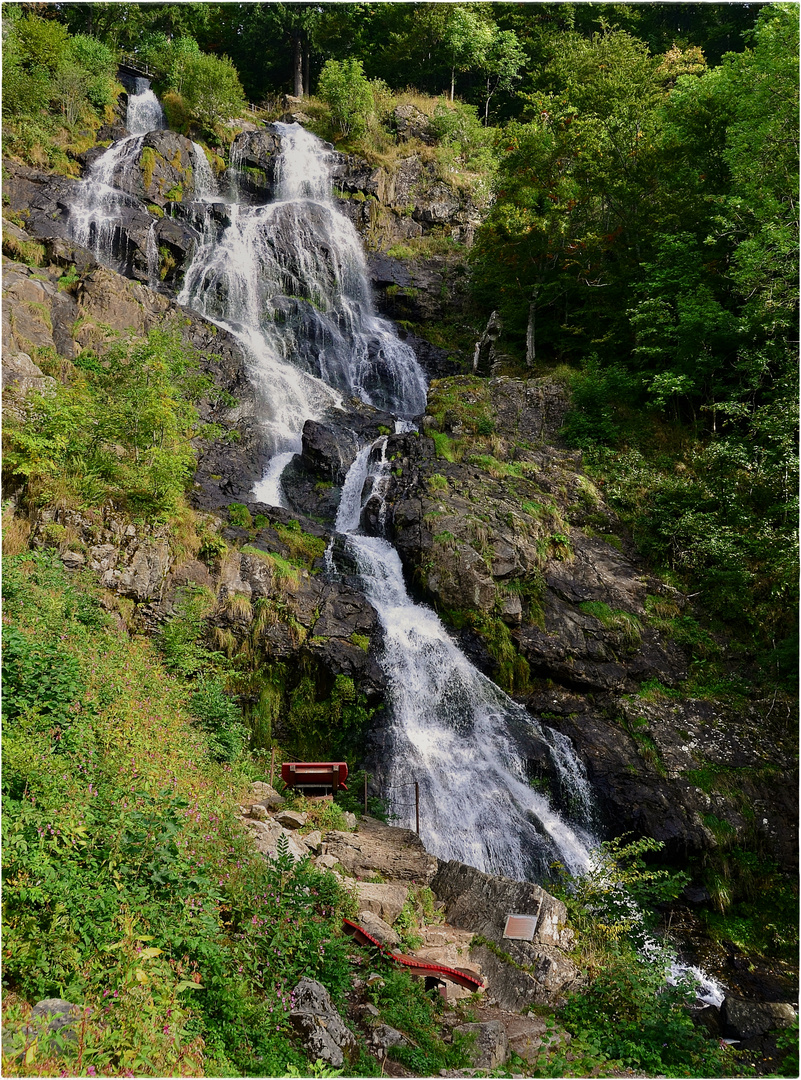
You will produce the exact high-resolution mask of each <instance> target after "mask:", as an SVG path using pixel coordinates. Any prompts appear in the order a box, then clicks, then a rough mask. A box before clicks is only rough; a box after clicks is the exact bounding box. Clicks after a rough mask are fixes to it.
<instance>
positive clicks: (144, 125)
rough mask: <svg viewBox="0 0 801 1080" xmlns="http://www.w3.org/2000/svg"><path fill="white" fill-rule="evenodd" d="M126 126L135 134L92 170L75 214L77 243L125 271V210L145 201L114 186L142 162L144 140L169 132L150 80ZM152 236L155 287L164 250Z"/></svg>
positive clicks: (135, 97) (140, 84)
mask: <svg viewBox="0 0 801 1080" xmlns="http://www.w3.org/2000/svg"><path fill="white" fill-rule="evenodd" d="M126 124H127V127H128V130H129V131H130V133H131V134H130V135H127V136H126V137H125V138H124V139H120V140H119V141H118V142H115V143H114V144H113V146H111V147H109V149H108V150H107V151H106V152H105V154H103V155H101V157H99V158H98V159H97V161H96V162H95V163H94V164H93V165H92V166H91V168H90V169H89V171H88V173H87V175H86V177H85V178H84V180H83V182H82V184H81V186H80V190H79V194H78V198H77V200H76V202H75V203H73V205H72V207H71V208H70V229H71V232H72V236H73V239H74V240H75V241H76V242H77V243H78V244H80V245H81V246H82V247H85V248H88V249H89V250H90V251H92V252H94V254H95V256H96V257H97V259H98V261H100V262H104V263H108V264H110V265H112V266H115V267H117V268H120V269H124V267H125V264H126V263H127V256H126V252H125V251H124V245H122V243H121V240H120V228H119V221H120V214H121V211H122V209H123V208H124V207H133V208H137V207H138V206H139V200H138V199H135V198H134V197H133V196H131V195H127V194H126V193H125V192H124V191H120V190H119V189H118V188H117V187H115V183H114V182H115V179H116V177H118V176H121V175H122V174H123V173H125V172H126V171H127V170H128V169H130V168H131V166H132V165H133V163H134V162H135V161H136V160H137V159H138V157H139V154H140V152H141V149H142V142H143V139H144V136H145V135H146V134H147V133H148V132H149V131H159V130H161V129H162V128H163V127H164V114H163V112H162V109H161V105H160V104H159V100H158V98H157V97H156V95H155V94H154V93H153V91H152V90H151V89H150V82H149V80H148V79H137V80H136V93H135V94H131V95H130V96H129V98H128V111H127V115H126ZM153 226H154V227H155V222H154V223H153ZM152 233H153V229H152V228H151V230H150V233H149V234H148V238H147V245H148V248H147V251H146V257H147V266H148V280H149V281H150V282H151V283H152V282H153V281H154V280H155V275H156V270H157V266H158V250H157V247H156V242H155V236H153V235H152ZM121 248H123V250H122V251H121Z"/></svg>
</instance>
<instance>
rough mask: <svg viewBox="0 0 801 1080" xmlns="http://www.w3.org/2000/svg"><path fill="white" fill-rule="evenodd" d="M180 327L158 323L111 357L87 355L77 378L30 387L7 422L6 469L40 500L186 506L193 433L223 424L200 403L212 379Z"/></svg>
mask: <svg viewBox="0 0 801 1080" xmlns="http://www.w3.org/2000/svg"><path fill="white" fill-rule="evenodd" d="M197 365H198V358H197V357H196V356H195V355H194V354H193V353H191V352H189V351H188V350H186V349H185V347H184V346H183V344H182V343H181V340H180V338H179V337H178V336H177V334H169V333H165V332H164V331H160V330H153V331H151V332H150V334H149V335H148V337H147V338H144V339H141V340H125V341H118V342H117V343H115V344H114V345H112V347H111V349H110V350H109V351H108V352H107V353H106V354H105V355H104V356H103V357H102V358H98V357H96V356H94V355H86V354H83V355H82V356H80V357H78V359H77V362H76V367H77V369H78V370H77V373H76V377H74V378H73V380H72V382H71V383H70V384H69V385H67V386H64V385H62V384H56V385H55V386H54V387H53V388H52V390H50V391H48V392H47V393H46V394H41V393H33V394H29V395H28V396H27V398H26V399H25V400H24V402H23V404H22V406H21V410H20V414H19V415H17V416H15V417H13V418H11V419H10V421H9V422H8V423H7V424H6V426H5V430H4V440H5V455H6V459H5V462H4V471H5V476H6V479H7V480H8V481H10V482H11V483H12V485H16V486H19V484H20V483H21V482H23V483H25V484H26V487H27V491H26V495H27V498H28V500H29V501H30V502H31V503H32V504H36V503H46V502H50V501H52V500H53V499H54V498H55V497H56V494H57V493H60V494H62V495H65V496H66V497H67V498H68V499H70V498H71V499H73V500H75V501H78V502H79V503H83V504H88V505H97V504H98V503H102V502H104V501H107V500H109V499H111V500H116V501H118V502H119V503H120V504H121V505H123V506H126V507H127V508H129V509H131V510H133V511H134V512H135V513H136V512H138V513H140V514H142V515H143V516H146V517H149V518H151V519H152V518H157V517H169V516H170V515H172V514H174V513H175V512H176V511H177V510H178V509H179V507H180V505H181V502H182V498H183V493H184V490H185V488H186V485H187V484H188V483H189V481H190V479H191V477H192V474H193V471H194V466H195V461H196V451H195V448H194V446H193V444H192V440H193V439H196V438H197V437H199V436H200V437H203V436H205V437H213V436H214V435H216V434H217V429H216V428H214V427H213V426H210V425H203V424H201V423H200V422H199V418H198V412H197V407H196V403H197V401H198V400H199V398H200V397H201V396H202V395H203V394H205V393H208V392H209V390H210V389H211V388H212V383H211V380H210V379H208V378H206V377H205V376H203V375H201V374H200V373H199V371H198V366H197Z"/></svg>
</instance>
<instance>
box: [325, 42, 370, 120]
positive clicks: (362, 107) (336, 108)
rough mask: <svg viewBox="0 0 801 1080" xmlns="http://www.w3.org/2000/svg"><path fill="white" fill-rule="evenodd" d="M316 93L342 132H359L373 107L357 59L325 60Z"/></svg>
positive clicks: (364, 77)
mask: <svg viewBox="0 0 801 1080" xmlns="http://www.w3.org/2000/svg"><path fill="white" fill-rule="evenodd" d="M317 95H318V97H320V98H321V100H322V101H324V102H325V103H326V104H327V105H328V107H329V108H330V110H331V116H332V118H333V120H334V122H335V124H336V125H337V126H338V127H339V130H340V131H341V132H342V133H343V135H348V134H350V133H351V132H354V133H356V132H359V131H362V130H363V129H364V128H365V126H366V124H367V119H368V117H369V116H370V113H371V112H372V110H373V92H372V89H371V88H370V82H369V80H368V78H367V76H366V75H365V74H364V69H363V67H362V62H361V60H326V62H325V65H324V66H323V70H322V71H321V72H320V81H319V83H318V85H317Z"/></svg>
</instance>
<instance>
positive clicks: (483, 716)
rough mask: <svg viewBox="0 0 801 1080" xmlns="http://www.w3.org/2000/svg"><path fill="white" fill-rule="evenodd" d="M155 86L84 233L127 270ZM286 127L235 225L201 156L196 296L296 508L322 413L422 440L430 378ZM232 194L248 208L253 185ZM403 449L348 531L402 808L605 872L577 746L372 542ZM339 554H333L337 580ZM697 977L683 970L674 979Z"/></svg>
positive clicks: (498, 849)
mask: <svg viewBox="0 0 801 1080" xmlns="http://www.w3.org/2000/svg"><path fill="white" fill-rule="evenodd" d="M137 90H138V91H139V92H138V93H137V94H135V95H132V96H131V98H130V99H129V113H128V122H129V130H130V131H131V132H132V134H131V135H130V136H128V137H127V138H125V139H122V140H120V141H119V142H118V143H115V144H114V146H112V147H111V148H110V149H109V150H108V151H107V152H106V153H105V154H104V155H103V156H102V157H101V158H100V159H99V160H98V161H97V162H96V163H95V165H94V166H93V168H92V169H91V170H90V173H89V176H88V178H87V180H86V181H85V182H84V185H83V190H82V194H81V196H80V197H79V200H78V203H77V204H76V205H75V206H73V208H72V211H71V221H72V228H73V235H74V237H75V239H76V240H77V241H78V242H79V243H81V244H83V245H84V246H87V247H90V248H92V249H93V250H95V252H96V253H97V254H98V257H99V258H100V259H101V261H105V262H110V263H112V264H113V263H114V261H115V259H114V257H113V252H114V231H115V229H116V228H118V217H119V211H120V210H121V208H122V207H124V206H126V205H129V196H126V195H124V194H123V193H122V192H120V191H118V190H116V189H115V188H114V180H115V177H116V176H118V175H120V172H121V171H122V170H124V169H125V168H126V166H127V165H128V164H129V163H130V162H131V161H133V160H134V159H135V158H136V157H137V155H138V152H139V150H140V149H141V141H142V136H143V134H145V133H146V132H147V131H149V130H154V129H157V128H160V127H161V126H162V125H163V114H162V112H161V108H160V106H159V105H158V102H157V100H156V99H155V96H154V95H152V93H151V92H150V90H149V86H142V87H141V88H140V87H137ZM275 129H276V130H277V132H278V133H279V135H280V136H281V142H282V153H281V156H280V159H279V161H278V163H277V170H276V176H277V182H278V197H277V199H276V201H275V202H273V203H271V204H270V205H268V206H260V207H243V206H239V205H238V204H237V203H236V201H231V202H230V205H229V207H228V215H229V224H228V225H227V226H225V227H221V226H220V225H219V224H218V220H219V219H218V218H217V217H215V215H214V213H212V206H211V202H212V200H214V201H217V200H220V196H219V195H218V193H217V187H216V184H215V182H214V178H213V174H212V172H211V169H210V168H209V167H208V163H207V161H206V158H205V154H204V152H203V150H202V148H201V147H199V146H197V145H196V144H195V145H194V150H193V152H194V156H195V163H194V172H195V194H196V198H195V204H196V207H197V209H196V227H197V228H198V233H199V242H198V244H197V246H196V250H195V255H194V257H193V260H192V263H191V265H190V266H189V268H188V270H187V272H186V275H185V279H184V287H183V290H182V292H181V295H180V296H179V298H178V299H179V302H181V303H184V304H188V305H190V306H192V307H194V308H195V309H197V310H198V311H200V312H201V313H202V314H204V315H205V316H206V317H208V318H209V319H211V320H212V321H214V322H216V323H217V324H218V325H220V326H223V327H225V328H226V329H228V330H229V331H231V332H232V333H233V334H234V335H235V336H236V337H237V338H238V339H239V340H240V342H241V343H242V345H243V346H244V348H245V351H246V353H247V355H248V356H249V357H250V375H251V378H252V379H253V382H254V384H255V388H256V390H257V393H258V394H259V395H260V397H261V400H262V402H263V404H264V408H265V414H266V415H265V430H266V432H267V434H268V436H269V437H270V438H271V442H272V448H273V456H272V459H271V461H270V465H269V468H268V470H267V473H266V475H265V476H264V478H263V479H262V481H261V483H260V484H259V485H257V486H256V488H255V490H254V497H255V498H256V499H260V500H262V501H265V502H267V503H270V504H272V505H279V504H280V503H281V486H280V475H281V472H282V470H283V468H284V465H285V464H286V463H287V461H288V460H289V459H290V458H291V457H292V455H293V454H294V453H295V452H297V451H298V450H299V449H300V436H301V431H302V428H303V424H304V423H305V421H306V420H308V419H310V418H317V419H319V418H322V417H323V415H324V414H325V413H326V412H328V411H329V410H330V409H331V408H332V407H337V406H338V405H339V404H340V403H341V398H340V394H347V395H353V396H357V397H359V398H360V399H361V400H362V401H364V402H366V403H368V404H373V405H376V406H377V407H380V408H382V409H384V410H386V411H388V412H391V413H394V414H395V415H396V416H397V417H398V419H397V420H396V431H397V432H402V431H409V430H412V429H413V427H414V425H413V424H412V419H413V418H414V417H415V416H418V415H419V414H420V413H422V411H423V409H424V407H425V401H426V381H425V378H424V376H423V373H422V371H421V369H420V367H419V365H418V363H417V361H416V358H415V356H414V354H413V352H412V351H411V349H409V348H408V347H407V346H406V345H404V344H403V343H402V342H401V341H399V339H398V338H397V337H396V335H395V334H394V332H393V330H392V328H391V325H390V324H389V323H387V322H386V321H385V320H383V319H380V318H378V317H377V316H376V314H375V312H374V310H373V308H372V305H371V300H370V293H369V287H368V284H367V276H366V273H365V263H364V256H363V253H362V249H361V244H360V242H359V239H358V236H357V234H356V232H355V230H354V229H353V228H352V226H351V225H350V223H349V222H348V221H347V220H346V219H345V218H344V217H342V216H341V215H340V214H339V213H338V212H337V210H336V208H335V205H334V203H333V201H332V199H331V197H330V180H329V169H328V154H327V151H326V150H325V148H324V146H323V144H322V143H320V142H319V140H317V139H315V138H314V136H312V135H310V134H309V133H307V132H306V131H304V130H303V129H302V128H300V127H299V126H298V125H285V124H277V125H275ZM233 166H234V168H233V171H234V173H236V163H235V162H234V163H233ZM231 189H232V192H233V196H232V200H235V199H236V198H237V191H238V184H237V183H236V181H235V180H234V182H233V183H232V185H231ZM130 204H137V200H134V199H130ZM137 205H138V204H137ZM148 254H149V257H148V262H150V256H151V254H152V253H150V252H149V253H148ZM385 451H386V438H384V439H381V440H378V442H377V443H376V444H375V445H373V446H365V447H363V448H362V450H361V451H360V453H359V454H358V456H357V458H356V461H355V462H354V464H353V466H352V467H351V470H350V472H349V473H348V476H347V479H346V481H345V484H344V487H343V490H342V497H341V502H340V507H339V513H338V516H337V522H336V531H337V533H338V534H339V540H338V541H337V545H338V546H339V548H340V554H343V553H342V549H344V556H343V557H344V558H345V559H346V561H349V562H350V563H351V564H352V566H353V565H355V567H356V569H357V571H358V575H359V577H360V579H361V581H362V583H363V587H364V589H365V593H366V595H367V597H368V598H369V600H370V601H371V603H372V604H373V606H374V607H375V609H376V611H377V612H378V615H379V618H380V621H381V624H382V626H383V629H384V635H385V647H384V652H383V656H382V666H383V669H384V671H385V673H386V676H387V680H388V684H389V691H388V704H389V711H390V712H391V715H392V722H391V736H390V761H389V778H388V781H389V803H390V808H391V809H392V810H393V811H395V812H396V814H397V816H398V818H399V820H400V821H402V822H405V823H407V824H411V813H410V810H409V807H410V803H411V792H412V787H411V785H412V782H413V781H417V782H418V783H419V784H420V787H421V790H422V796H423V799H422V802H423V807H424V813H423V816H422V820H421V831H422V834H423V838H424V840H425V842H426V846H427V847H428V849H429V850H430V851H432V852H433V853H435V854H437V855H439V856H440V857H444V858H456V859H459V860H461V861H464V862H467V863H471V864H472V865H474V866H477V867H479V868H482V869H485V870H488V871H493V872H496V873H504V874H507V875H509V876H511V877H515V878H525V877H530V876H534V875H539V874H540V873H541V871H542V870H543V868H544V867H545V866H546V865H547V864H548V863H550V862H551V861H552V860H553V859H554V858H558V859H559V860H560V861H561V862H563V863H564V864H565V865H566V867H567V868H568V869H569V870H571V871H572V872H574V873H581V872H583V871H585V870H586V869H588V867H590V866H591V865H592V849H593V847H594V846H595V841H594V839H593V836H592V821H593V810H592V795H591V791H590V788H589V785H588V783H587V779H586V775H585V773H584V770H583V768H582V766H581V764H580V762H579V761H578V759H577V758H576V755H575V753H574V751H573V747H572V745H571V744H570V742H569V740H567V739H566V738H565V737H564V736H561V735H560V734H559V733H557V732H555V731H552V730H550V729H549V728H547V727H545V726H544V725H540V724H539V723H538V722H537V721H536V720H534V719H533V718H532V717H531V716H530V715H529V714H528V713H527V712H526V711H525V710H524V709H522V708H521V707H520V706H518V705H517V704H516V703H515V702H513V701H512V700H511V699H510V698H509V697H507V695H505V694H504V693H503V692H502V691H501V690H500V689H499V688H498V687H497V686H495V684H494V683H492V682H490V681H489V680H488V679H486V678H485V677H484V676H483V675H481V674H480V673H479V672H478V671H477V670H476V669H475V668H474V667H473V666H472V665H471V664H470V663H469V662H468V661H467V659H466V658H465V656H464V655H463V654H462V653H461V652H460V651H459V649H458V648H457V647H456V645H455V644H454V643H453V641H451V639H450V638H449V636H448V634H447V632H446V631H445V628H444V627H443V625H442V623H441V622H440V621H439V619H438V618H437V617H436V615H435V614H434V613H433V612H432V611H431V610H430V609H428V608H426V607H423V606H421V605H419V604H415V603H414V602H413V601H412V600H411V599H410V598H409V596H408V594H407V592H406V588H405V584H404V581H403V573H402V568H401V563H400V559H399V557H398V555H397V553H396V552H395V551H394V549H393V548H392V547H391V545H390V544H389V543H388V542H387V541H386V540H384V539H381V538H379V537H370V536H364V535H360V534H359V533H358V531H357V530H358V529H359V525H360V519H361V511H362V503H363V501H364V493H365V491H366V492H367V495H368V496H369V497H371V498H373V499H375V500H377V501H378V503H379V507H380V508H379V512H378V515H377V520H378V522H379V525H381V524H382V521H383V516H384V515H385V513H386V507H385V504H384V491H385V487H386V483H387V480H388V470H389V463H388V461H387V459H386V452H385ZM334 546H335V545H333V544H332V545H331V546H330V547H329V551H328V552H327V557H326V563H327V566H328V567H329V569H330V570H331V572H332V573H336V572H337V571H336V567H335V563H336V557H335V555H334V550H333V549H334ZM518 736H523V737H524V738H525V739H526V740H527V741H528V742H529V744H530V743H531V741H532V740H534V741H536V742H538V743H539V744H540V746H541V747H542V748H543V751H544V753H545V754H546V755H548V756H549V758H550V761H551V765H552V771H553V773H554V774H555V776H556V782H557V784H558V786H559V788H560V795H561V800H562V802H563V803H565V804H567V805H568V806H569V811H570V818H571V820H572V821H573V823H574V824H572V825H571V824H568V823H567V822H566V821H565V820H564V819H563V818H562V817H561V816H560V815H559V814H558V813H557V812H556V811H555V810H554V808H553V806H552V805H551V803H550V801H549V800H548V799H547V798H546V797H545V796H544V795H542V794H540V793H539V792H537V791H534V790H532V788H531V787H530V785H529V784H528V782H527V777H526V775H525V771H524V768H523V763H522V759H521V754H520V752H519V749H518V742H517V737H518ZM685 970H687V969H686V968H683V967H682V966H681V965H675V966H674V975H676V976H678V975H680V974H681V972H682V971H685ZM697 974H698V976H699V977H701V978H702V979H705V980H706V979H707V977H706V976H704V974H703V972H697ZM707 981H708V980H707ZM704 991H706V992H707V993H708V994H709V995H710V999H712V998H716V997H719V994H720V987H719V986H717V985H714V986H713V985H711V983H710V984H709V985H708V986H705V987H704V990H702V993H703V992H704Z"/></svg>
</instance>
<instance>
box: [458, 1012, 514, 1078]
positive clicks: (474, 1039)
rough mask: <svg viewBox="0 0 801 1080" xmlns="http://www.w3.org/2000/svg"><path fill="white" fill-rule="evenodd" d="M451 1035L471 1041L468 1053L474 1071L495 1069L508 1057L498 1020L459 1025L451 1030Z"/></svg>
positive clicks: (507, 1041) (507, 1044)
mask: <svg viewBox="0 0 801 1080" xmlns="http://www.w3.org/2000/svg"><path fill="white" fill-rule="evenodd" d="M453 1034H454V1035H461V1036H463V1037H465V1038H468V1039H470V1040H471V1045H470V1048H469V1050H468V1053H469V1055H470V1061H471V1064H472V1065H473V1067H474V1068H476V1069H497V1068H499V1067H500V1066H501V1065H503V1064H504V1062H505V1061H506V1058H507V1057H508V1055H509V1040H508V1038H507V1037H506V1032H505V1030H504V1027H503V1024H502V1023H501V1022H500V1021H499V1020H487V1021H486V1022H484V1023H471V1024H459V1025H458V1027H455V1028H454V1029H453Z"/></svg>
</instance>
